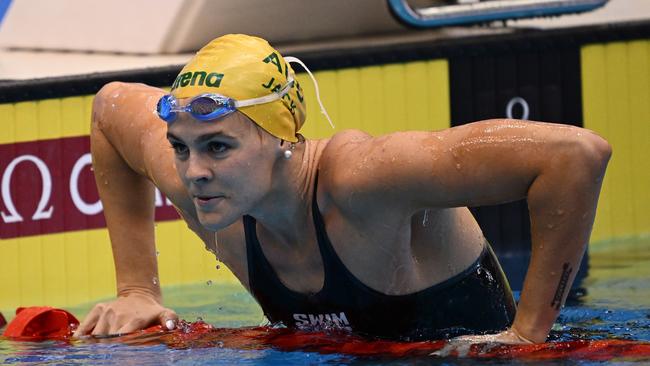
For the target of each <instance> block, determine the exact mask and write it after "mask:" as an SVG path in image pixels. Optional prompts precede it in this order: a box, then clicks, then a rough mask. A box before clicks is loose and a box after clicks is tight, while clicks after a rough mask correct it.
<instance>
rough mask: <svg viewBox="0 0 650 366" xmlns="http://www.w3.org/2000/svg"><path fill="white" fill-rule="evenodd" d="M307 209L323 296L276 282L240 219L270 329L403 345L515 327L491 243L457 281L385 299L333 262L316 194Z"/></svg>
mask: <svg viewBox="0 0 650 366" xmlns="http://www.w3.org/2000/svg"><path fill="white" fill-rule="evenodd" d="M312 208H313V210H312V211H313V218H314V224H315V226H316V235H317V240H318V247H319V248H320V254H321V256H322V260H323V266H324V270H325V282H324V284H323V288H322V289H321V290H320V291H319V292H318V293H315V294H303V293H299V292H295V291H292V290H290V289H288V288H287V287H286V286H285V285H284V284H283V283H282V282H281V281H280V279H279V278H278V276H277V274H276V273H275V271H274V270H273V268H272V267H271V265H270V263H269V262H268V260H267V259H266V257H265V256H264V253H263V252H262V248H261V247H260V243H259V241H258V239H257V233H256V222H255V219H254V218H252V217H250V216H244V232H245V236H246V252H247V257H248V278H249V285H250V289H251V292H252V294H253V296H254V297H255V299H256V300H257V301H258V302H259V304H260V305H261V307H262V309H263V311H264V313H265V314H266V317H267V318H268V319H269V321H271V322H272V323H274V324H279V323H281V324H284V325H285V326H288V327H295V328H301V329H310V330H312V329H313V330H320V329H328V328H342V329H348V330H352V331H354V332H355V333H358V334H362V335H367V336H373V337H380V338H390V339H401V340H422V339H442V338H449V337H454V336H458V335H463V334H478V333H489V332H498V331H501V330H504V329H506V328H507V327H508V326H509V325H510V324H511V323H512V321H513V319H514V315H515V303H514V299H513V297H512V293H511V291H510V287H509V285H508V281H507V280H506V278H505V275H504V274H503V271H502V270H501V267H500V266H499V264H498V262H497V260H496V257H495V255H494V253H493V252H492V250H491V249H490V246H489V244H488V243H486V244H485V248H484V249H483V252H482V253H481V255H480V256H479V258H478V259H477V260H476V262H474V263H473V264H472V265H471V266H469V268H467V269H466V270H464V271H463V272H461V273H459V274H458V275H456V276H454V277H452V278H450V279H448V280H446V281H444V282H442V283H439V284H436V285H434V286H431V287H429V288H427V289H424V290H421V291H418V292H415V293H412V294H407V295H386V294H382V293H380V292H378V291H376V290H373V289H372V288H370V287H368V286H366V285H364V284H363V283H361V281H359V280H358V279H357V278H356V277H355V276H354V275H352V273H350V271H348V269H347V268H346V267H345V265H344V264H343V262H341V260H340V259H339V257H338V256H337V255H336V252H335V251H334V248H333V247H332V244H331V243H330V241H329V238H328V237H327V233H326V231H325V225H324V222H323V218H322V216H321V214H320V211H319V209H318V205H317V202H316V186H315V187H314V198H313V203H312Z"/></svg>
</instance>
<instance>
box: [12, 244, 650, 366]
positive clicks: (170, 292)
mask: <svg viewBox="0 0 650 366" xmlns="http://www.w3.org/2000/svg"><path fill="white" fill-rule="evenodd" d="M649 278H650V238H648V237H646V238H642V239H629V240H618V241H612V242H607V243H599V245H596V246H592V247H591V249H590V269H589V275H588V277H587V278H586V280H585V281H584V283H583V285H584V287H585V289H586V294H584V296H582V297H581V298H580V299H578V300H574V301H572V302H570V303H569V304H568V305H567V306H566V307H565V308H564V309H563V310H562V313H561V315H560V318H559V320H558V322H557V323H556V326H555V327H554V329H553V332H552V334H551V337H550V340H551V341H570V340H577V339H591V340H598V339H630V340H639V341H646V342H650V281H648V279H649ZM207 280H209V279H206V281H207ZM217 287H218V288H217ZM165 297H166V302H167V305H168V306H170V307H172V308H174V309H175V310H176V311H177V312H178V314H179V315H180V316H181V317H182V318H184V319H186V320H188V321H194V320H197V319H198V318H201V319H203V320H205V321H206V322H208V323H211V324H214V325H215V326H218V327H242V326H257V325H260V324H262V323H263V322H264V317H263V315H262V313H261V311H260V309H259V307H258V306H257V305H256V303H255V301H254V300H253V299H252V298H251V297H250V296H249V295H248V294H247V293H246V292H244V290H243V289H242V288H241V287H239V286H235V285H223V284H222V285H220V284H213V285H211V286H210V285H208V284H207V283H202V284H200V285H193V286H182V287H177V288H168V289H166V290H165ZM88 308H89V305H88V306H85V307H79V308H74V309H70V310H72V311H73V312H74V313H75V314H76V315H78V316H80V317H81V316H83V314H85V312H86V311H87V310H88ZM477 362H478V361H476V360H472V359H458V358H435V357H433V356H430V357H417V358H415V357H410V358H404V359H394V358H386V357H383V358H368V357H353V356H349V355H342V354H319V353H315V352H304V351H293V352H283V351H279V350H277V349H273V348H264V349H229V348H225V347H218V346H217V347H210V348H189V349H173V348H169V347H167V346H165V345H161V344H156V345H139V346H132V345H125V344H122V343H114V342H111V343H82V342H74V343H72V344H69V343H65V342H41V343H30V342H14V341H8V340H4V339H0V364H7V365H18V364H20V365H23V364H28V365H29V364H34V365H35V364H39V365H43V364H45V365H78V364H89V365H104V364H120V365H162V364H172V363H173V364H179V365H197V364H198V365H233V364H238V365H247V364H254V365H267V364H268V365H305V364H311V365H313V364H333V365H334V364H337V365H338V364H350V365H379V364H382V365H384V364H390V365H420V364H421V365H430V364H435V365H468V364H475V363H477ZM480 363H481V364H484V363H487V364H498V365H505V364H508V365H510V364H512V365H515V364H522V363H525V364H535V365H540V364H542V365H567V364H570V365H594V364H608V365H610V364H620V365H625V364H635V365H637V364H647V363H650V357H649V358H648V359H645V360H638V359H637V360H625V359H619V360H613V361H607V362H605V361H600V362H598V361H586V360H579V359H577V360H575V359H572V360H566V359H565V360H553V361H544V362H541V361H518V360H492V361H490V360H487V361H486V360H481V361H480Z"/></svg>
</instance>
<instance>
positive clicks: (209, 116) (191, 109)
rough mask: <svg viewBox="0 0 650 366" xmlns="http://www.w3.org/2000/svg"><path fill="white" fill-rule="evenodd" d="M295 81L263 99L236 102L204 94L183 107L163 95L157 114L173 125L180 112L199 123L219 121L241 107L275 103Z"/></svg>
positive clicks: (219, 95)
mask: <svg viewBox="0 0 650 366" xmlns="http://www.w3.org/2000/svg"><path fill="white" fill-rule="evenodd" d="M293 83H294V79H293V77H291V76H290V77H289V80H288V81H287V83H286V84H284V86H283V87H282V89H280V90H278V91H276V92H273V93H271V94H269V95H265V96H263V97H258V98H252V99H245V100H235V99H232V98H230V97H227V96H224V95H221V94H214V93H204V94H199V95H197V96H195V97H194V98H192V99H191V100H190V101H189V102H188V103H187V104H185V105H183V106H181V105H179V103H178V99H176V97H174V96H173V95H171V94H167V95H163V96H162V97H161V98H160V100H159V101H158V105H157V106H156V112H157V113H158V117H160V119H162V120H163V121H165V122H167V123H172V122H174V121H175V120H176V117H178V113H179V112H185V113H189V114H191V115H192V117H194V118H196V119H197V120H199V121H210V120H213V119H217V118H220V117H223V116H226V115H229V114H230V113H232V112H234V111H236V110H237V108H239V107H248V106H251V105H257V104H265V103H271V102H274V101H276V100H278V99H280V98H282V97H284V96H285V95H286V94H287V93H288V92H289V90H291V87H292V86H293Z"/></svg>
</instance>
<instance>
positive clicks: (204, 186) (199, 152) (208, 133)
mask: <svg viewBox="0 0 650 366" xmlns="http://www.w3.org/2000/svg"><path fill="white" fill-rule="evenodd" d="M167 138H168V140H169V142H170V143H171V146H172V148H173V149H174V154H175V157H176V161H175V162H176V170H177V171H178V174H179V176H180V178H181V180H182V181H183V184H184V185H185V188H186V189H187V191H188V193H189V194H190V196H191V198H192V201H193V202H194V207H195V208H196V212H197V214H198V218H199V221H200V222H201V224H202V225H203V226H204V227H206V228H207V229H209V230H213V231H217V230H220V229H223V228H225V227H227V226H228V225H230V224H232V223H233V222H235V221H236V220H238V219H239V218H241V217H242V216H243V215H244V214H246V213H249V212H250V211H251V210H252V209H253V208H254V207H255V206H256V205H257V204H258V203H259V202H260V201H261V200H262V199H263V198H264V196H265V195H266V194H267V193H268V192H269V190H270V189H271V176H272V174H271V173H272V170H273V165H274V162H275V160H276V153H275V152H276V151H275V149H273V148H272V146H273V144H274V142H277V141H274V140H276V139H275V138H273V137H272V136H270V135H268V134H267V133H266V132H264V131H261V130H260V129H259V128H258V127H257V126H256V125H255V124H254V122H252V121H251V120H250V119H248V118H247V117H246V116H245V115H243V114H241V113H240V112H235V113H232V114H230V115H227V116H225V117H222V118H219V119H215V120H212V121H207V122H202V121H198V120H196V119H194V118H192V117H191V116H190V115H189V114H185V113H180V114H179V116H178V118H177V120H176V121H174V122H173V123H171V124H169V127H168V133H167Z"/></svg>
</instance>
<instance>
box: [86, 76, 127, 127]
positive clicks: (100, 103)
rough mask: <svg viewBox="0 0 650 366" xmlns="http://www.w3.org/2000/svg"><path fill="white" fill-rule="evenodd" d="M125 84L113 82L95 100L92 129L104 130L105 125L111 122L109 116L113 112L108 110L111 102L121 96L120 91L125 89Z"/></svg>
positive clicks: (101, 90) (99, 92)
mask: <svg viewBox="0 0 650 366" xmlns="http://www.w3.org/2000/svg"><path fill="white" fill-rule="evenodd" d="M124 85H125V83H122V82H119V81H113V82H110V83H108V84H106V85H104V86H103V87H102V88H101V89H99V91H98V92H97V94H95V98H93V106H92V114H91V127H92V128H93V129H94V128H99V129H103V128H104V124H105V123H106V122H109V121H110V117H109V116H107V114H108V113H110V111H111V110H112V109H111V108H108V106H109V103H110V101H111V100H114V99H115V98H116V97H117V96H119V95H120V90H121V89H123V87H124Z"/></svg>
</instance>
